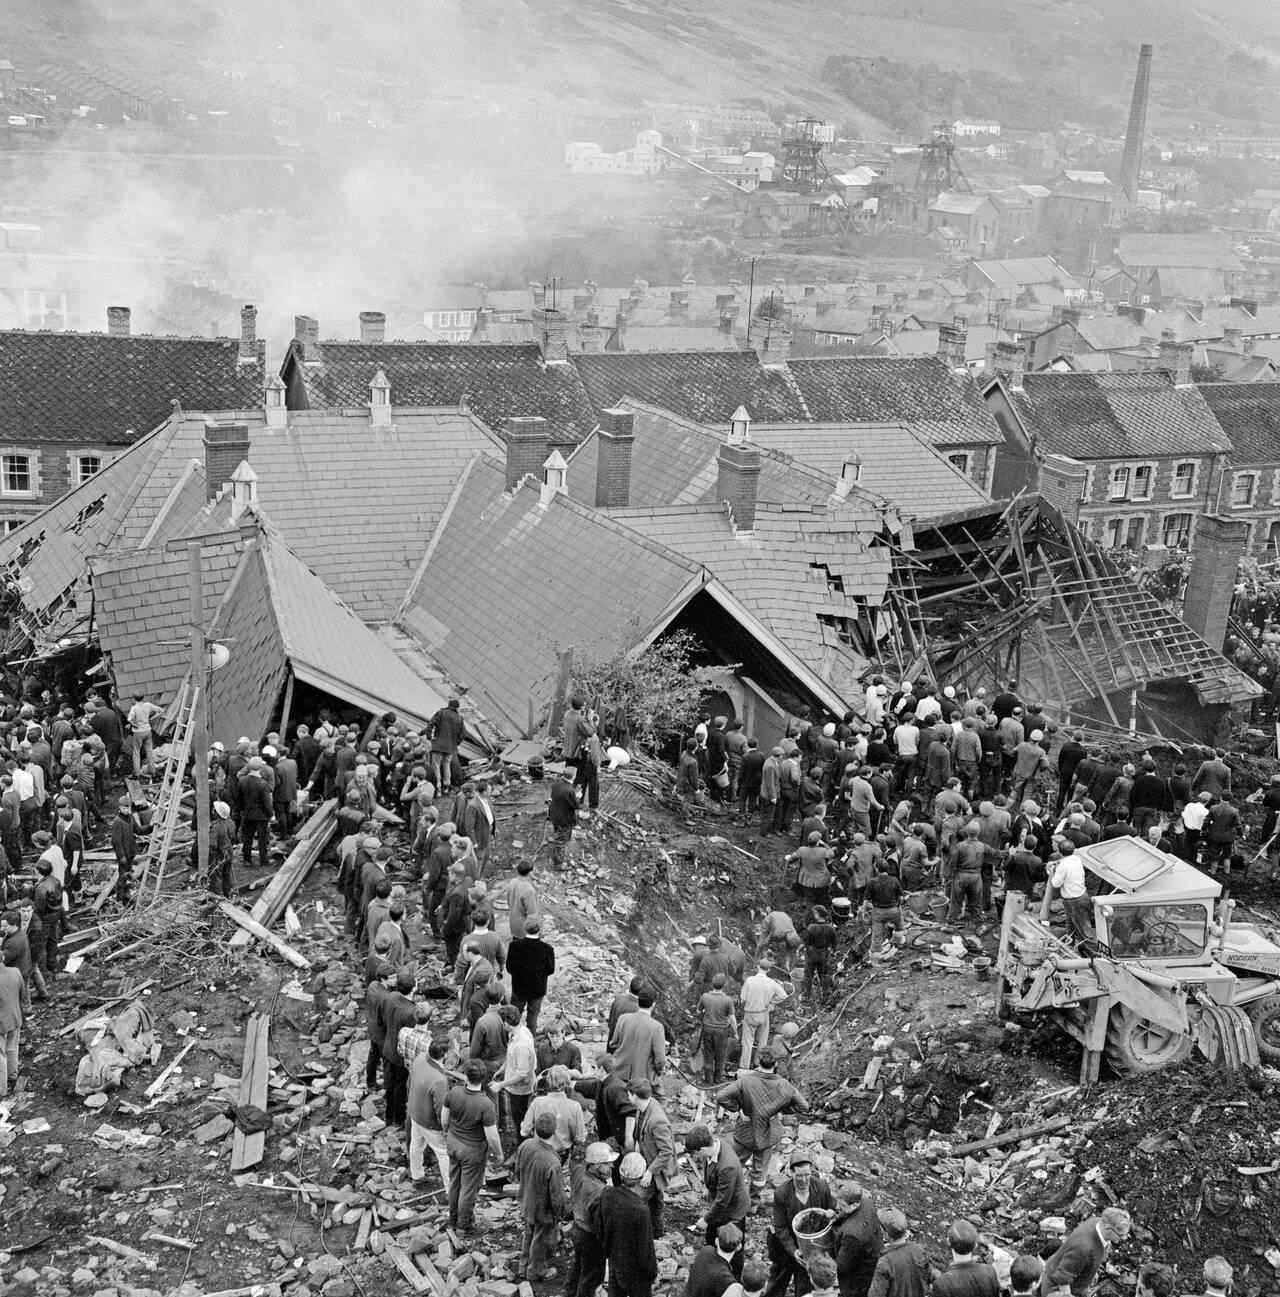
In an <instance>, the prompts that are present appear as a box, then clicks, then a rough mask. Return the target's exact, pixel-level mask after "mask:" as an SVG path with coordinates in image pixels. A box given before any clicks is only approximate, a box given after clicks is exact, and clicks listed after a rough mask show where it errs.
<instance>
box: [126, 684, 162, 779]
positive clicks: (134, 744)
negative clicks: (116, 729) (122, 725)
mask: <svg viewBox="0 0 1280 1297" xmlns="http://www.w3.org/2000/svg"><path fill="white" fill-rule="evenodd" d="M159 712H160V708H159V707H157V706H156V705H155V703H152V702H148V701H147V696H146V694H134V696H133V706H132V707H130V708H129V716H128V721H129V752H130V755H131V756H132V758H133V776H134V778H135V779H136V778H137V777H138V776H139V775H140V774H141V773H142V759H143V757H144V756H145V757H146V760H147V778H148V779H152V778H154V777H155V763H154V761H153V760H152V756H151V744H152V733H151V721H152V718H153V717H154V716H156V715H157V714H158V713H159Z"/></svg>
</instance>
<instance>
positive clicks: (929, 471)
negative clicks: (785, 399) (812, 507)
mask: <svg viewBox="0 0 1280 1297" xmlns="http://www.w3.org/2000/svg"><path fill="white" fill-rule="evenodd" d="M900 336H901V335H900ZM751 437H752V440H753V441H756V442H757V443H759V444H760V445H761V446H767V447H771V448H773V449H774V450H778V451H782V452H784V453H785V454H787V455H788V456H791V457H792V458H794V459H796V460H798V461H800V462H801V463H803V464H808V465H810V466H811V467H812V468H815V469H817V470H818V471H819V472H821V473H822V474H824V475H825V476H826V477H828V478H830V479H831V480H832V481H833V482H834V481H835V480H838V479H839V477H840V470H841V468H842V467H843V465H844V461H845V459H846V458H847V457H848V456H850V455H857V456H858V458H859V459H861V461H862V469H861V474H860V476H859V478H858V486H859V487H860V489H861V490H862V491H863V492H865V493H867V494H869V495H872V496H881V497H883V498H884V499H886V500H891V501H892V502H893V503H894V504H896V505H897V506H898V508H899V509H901V510H902V512H903V513H904V514H906V515H908V516H910V517H913V518H928V517H933V516H935V515H937V514H942V513H951V512H953V511H954V510H956V509H967V508H970V507H971V506H973V505H976V504H985V503H986V502H987V501H988V500H989V499H990V498H991V497H990V496H988V495H987V493H986V492H985V491H984V490H983V489H982V488H981V487H980V486H978V484H977V483H976V482H974V481H973V479H972V478H969V477H966V476H965V475H964V474H963V473H962V472H960V470H959V469H957V468H956V467H955V465H954V464H950V463H948V462H947V460H946V459H945V458H944V456H943V455H941V454H940V453H939V452H938V451H937V450H935V449H934V447H933V446H932V445H930V444H929V442H928V441H927V440H926V439H925V438H924V437H923V436H922V435H921V434H920V433H918V432H914V431H912V429H910V428H908V427H905V426H904V425H902V424H893V423H792V424H752V426H751ZM763 489H764V488H763V474H762V485H761V496H762V498H763Z"/></svg>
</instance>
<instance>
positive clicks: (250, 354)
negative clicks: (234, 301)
mask: <svg viewBox="0 0 1280 1297" xmlns="http://www.w3.org/2000/svg"><path fill="white" fill-rule="evenodd" d="M257 359H258V308H257V307H256V306H249V305H247V304H246V305H245V306H242V307H241V308H240V349H239V352H238V353H237V355H236V360H237V361H238V362H240V363H241V364H251V363H253V362H255V361H256V360H257Z"/></svg>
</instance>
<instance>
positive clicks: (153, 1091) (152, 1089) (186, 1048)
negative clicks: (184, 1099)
mask: <svg viewBox="0 0 1280 1297" xmlns="http://www.w3.org/2000/svg"><path fill="white" fill-rule="evenodd" d="M195 1045H196V1042H195V1041H194V1040H189V1041H187V1043H186V1044H185V1045H183V1047H182V1048H181V1049H180V1050H179V1051H178V1056H177V1057H176V1058H175V1059H174V1060H173V1062H172V1063H170V1064H169V1066H168V1067H166V1068H165V1069H164V1071H163V1072H161V1073H160V1075H159V1076H157V1077H156V1079H155V1080H154V1081H152V1082H151V1084H150V1085H149V1086H147V1088H146V1089H145V1090H143V1092H142V1093H143V1094H144V1095H145V1096H146V1097H147V1098H148V1099H154V1098H155V1097H156V1095H157V1094H159V1093H160V1089H161V1087H162V1086H163V1085H164V1083H165V1082H166V1081H167V1080H168V1079H169V1077H170V1076H171V1075H172V1074H173V1070H174V1068H175V1067H177V1066H178V1064H179V1063H181V1062H182V1060H183V1059H184V1058H186V1056H187V1055H188V1054H189V1053H190V1052H191V1051H192V1050H193V1049H194V1048H195Z"/></svg>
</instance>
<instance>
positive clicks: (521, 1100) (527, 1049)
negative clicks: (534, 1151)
mask: <svg viewBox="0 0 1280 1297" xmlns="http://www.w3.org/2000/svg"><path fill="white" fill-rule="evenodd" d="M498 1013H499V1015H500V1016H501V1018H502V1020H503V1022H504V1023H506V1025H507V1026H508V1027H509V1028H510V1029H511V1035H510V1036H508V1037H507V1056H506V1058H505V1059H504V1061H503V1064H502V1069H501V1070H500V1071H499V1073H498V1075H497V1077H496V1078H495V1079H494V1083H493V1087H492V1088H493V1089H494V1091H495V1092H505V1094H506V1096H507V1111H508V1113H509V1114H510V1117H511V1125H512V1128H513V1129H514V1132H515V1138H516V1142H517V1143H519V1141H520V1127H521V1125H522V1124H523V1122H524V1117H525V1113H526V1112H528V1111H529V1105H530V1103H532V1102H533V1090H534V1086H535V1084H536V1083H537V1079H538V1047H537V1045H535V1044H534V1040H533V1032H531V1031H530V1030H529V1028H528V1027H526V1026H525V1025H524V1023H523V1022H522V1021H521V1017H520V1011H519V1010H518V1009H515V1008H512V1006H511V1005H509V1004H504V1005H503V1006H502V1008H501V1009H499V1010H498Z"/></svg>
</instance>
